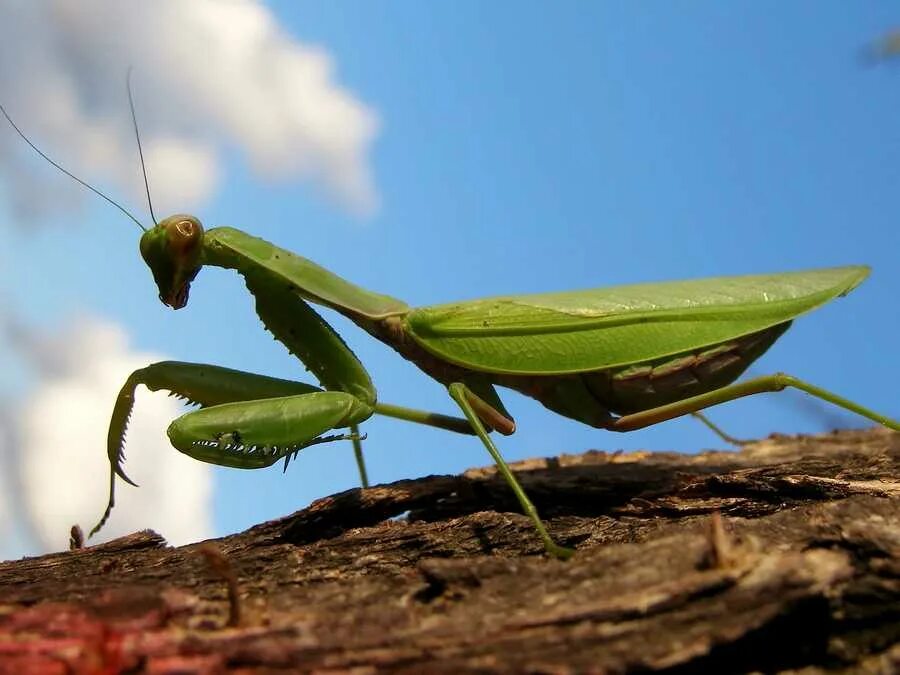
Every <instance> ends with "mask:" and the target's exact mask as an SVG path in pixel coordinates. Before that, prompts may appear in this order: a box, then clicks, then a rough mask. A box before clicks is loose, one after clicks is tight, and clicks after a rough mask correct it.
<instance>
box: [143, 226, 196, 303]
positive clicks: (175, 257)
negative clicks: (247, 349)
mask: <svg viewBox="0 0 900 675" xmlns="http://www.w3.org/2000/svg"><path fill="white" fill-rule="evenodd" d="M202 249H203V226H202V225H201V224H200V221H199V220H197V219H196V218H194V217H193V216H186V215H183V214H177V215H174V216H169V217H168V218H166V219H165V220H163V221H162V222H160V223H159V225H156V226H155V227H153V228H151V229H149V230H147V231H146V232H144V234H143V236H141V257H142V258H143V259H144V261H145V262H146V263H147V265H148V266H149V267H150V271H151V272H153V279H154V280H155V281H156V285H157V287H159V299H160V300H162V302H163V304H165V305H168V306H169V307H171V308H172V309H181V308H182V307H184V306H185V305H186V304H187V301H188V292H189V291H190V289H191V282H192V281H193V280H194V277H196V276H197V272H199V271H200V268H201V267H203V264H202V263H201V262H200V253H201V251H202Z"/></svg>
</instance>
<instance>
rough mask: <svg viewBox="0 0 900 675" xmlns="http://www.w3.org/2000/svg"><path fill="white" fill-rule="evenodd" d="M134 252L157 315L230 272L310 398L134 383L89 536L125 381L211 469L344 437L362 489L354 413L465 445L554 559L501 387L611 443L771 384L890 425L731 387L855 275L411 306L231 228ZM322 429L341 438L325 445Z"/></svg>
mask: <svg viewBox="0 0 900 675" xmlns="http://www.w3.org/2000/svg"><path fill="white" fill-rule="evenodd" d="M0 110H2V108H0ZM3 112H4V115H5V114H6V113H5V111H3ZM132 113H133V107H132ZM7 118H8V116H7ZM10 122H11V123H12V120H10ZM13 127H14V128H16V131H19V130H18V128H17V127H15V125H14V124H13ZM19 133H20V135H21V132H20V131H19ZM23 138H24V135H23ZM25 140H26V141H28V139H27V138H26V139H25ZM28 143H29V144H30V145H32V147H34V145H33V144H31V142H30V141H28ZM35 150H37V148H35ZM38 152H40V151H39V150H38ZM41 155H42V156H44V157H45V158H47V157H46V155H43V153H41ZM47 159H48V160H49V158H47ZM49 161H51V162H52V163H53V164H54V165H55V166H57V167H58V168H60V169H62V167H60V166H59V165H58V164H56V163H55V162H53V161H52V160H49ZM62 170H63V171H65V169H62ZM66 173H68V172H66ZM69 175H70V176H71V174H69ZM91 189H93V188H91ZM102 196H104V197H105V195H102ZM107 199H108V198H107ZM119 208H121V207H119ZM129 215H130V214H129ZM132 218H133V216H132ZM138 224H139V225H140V223H138ZM141 227H142V229H143V226H141ZM140 251H141V255H142V257H143V259H144V261H145V262H146V263H147V265H148V266H149V267H150V270H151V272H152V273H153V277H154V279H155V281H156V285H157V287H158V289H159V297H160V300H162V302H163V303H164V304H166V305H168V306H170V307H172V308H173V309H180V308H182V307H184V306H185V305H186V304H187V301H188V291H189V289H190V284H191V281H192V280H193V279H194V278H195V277H196V276H197V273H198V272H199V271H200V269H201V268H202V267H203V266H204V265H211V266H214V267H223V268H226V269H233V270H235V271H236V272H238V273H239V274H240V275H242V276H243V278H244V280H245V282H246V284H247V289H248V290H249V291H250V293H251V295H252V296H253V297H254V299H255V302H256V311H257V314H258V316H259V318H260V320H261V321H262V323H263V325H264V326H265V327H266V328H267V329H268V330H269V331H270V332H271V333H272V334H273V335H274V336H275V338H276V339H278V340H279V341H280V342H282V343H283V344H284V345H285V346H286V347H287V348H288V349H289V350H290V351H291V353H293V354H294V355H295V356H297V358H299V359H300V360H301V361H302V362H303V363H304V364H305V365H306V367H307V368H308V369H309V370H310V371H311V372H312V373H313V375H315V377H316V378H317V379H318V381H319V385H320V386H314V385H310V384H304V383H300V382H295V381H291V380H282V379H277V378H272V377H266V376H262V375H255V374H251V373H246V372H240V371H235V370H230V369H226V368H221V367H218V366H213V365H201V364H191V363H179V362H173V361H166V362H161V363H155V364H152V365H150V366H147V367H146V368H142V369H140V370H137V371H135V372H134V373H132V374H131V376H130V377H129V378H128V379H127V381H126V382H125V384H124V386H123V387H122V390H121V391H120V393H119V396H118V398H117V399H116V402H115V406H114V408H113V414H112V420H111V423H110V428H109V434H108V446H107V452H108V456H109V461H110V467H111V473H110V494H109V503H108V506H107V509H106V512H105V513H104V515H103V517H102V518H101V520H100V522H99V523H98V524H97V526H96V527H94V529H93V530H92V532H91V534H94V533H96V532H97V530H99V529H100V527H102V526H103V524H104V522H105V521H106V519H107V517H108V516H109V513H110V510H111V509H112V506H113V504H114V487H115V477H116V476H117V475H118V476H119V477H120V478H121V479H123V480H125V481H126V482H128V483H131V484H132V485H133V484H134V483H133V482H132V481H131V480H130V479H129V478H128V477H127V476H126V474H125V472H124V470H123V466H122V465H123V461H124V457H123V452H122V451H123V442H124V437H125V431H126V426H127V421H128V417H129V415H130V412H131V409H132V405H133V401H134V392H135V389H136V387H137V386H138V385H139V384H143V385H144V386H146V387H148V388H149V389H151V390H168V391H169V392H172V393H174V394H175V395H177V396H179V397H181V398H183V399H185V400H187V401H189V402H191V403H194V404H197V405H199V406H200V409H199V410H196V411H192V412H188V413H187V414H185V415H183V416H181V417H179V418H178V419H176V420H175V421H174V422H172V424H171V425H170V426H169V429H168V435H169V438H170V440H171V442H172V445H173V446H174V447H175V448H176V449H178V450H179V451H181V452H183V453H185V454H187V455H189V456H191V457H194V458H195V459H199V460H201V461H204V462H210V463H213V464H218V465H221V466H231V467H237V468H244V469H252V468H262V467H266V466H270V465H272V464H274V463H275V462H277V461H279V460H284V462H285V468H287V464H288V462H289V461H290V459H291V458H292V457H294V456H296V454H297V453H298V452H299V451H300V450H301V449H303V448H305V447H308V446H310V445H314V444H318V443H325V442H330V441H335V440H346V439H349V440H352V442H353V445H354V449H355V452H356V456H357V461H358V463H359V468H360V475H361V478H362V482H363V485H364V486H365V485H366V484H367V480H366V475H365V467H364V464H363V461H362V451H361V444H360V440H361V437H360V435H359V432H358V426H359V425H360V424H362V423H363V422H365V421H366V420H367V419H368V418H369V417H371V416H372V415H375V414H382V415H387V416H391V417H395V418H400V419H405V420H408V421H412V422H417V423H420V424H426V425H431V426H435V427H440V428H443V429H448V430H450V431H455V432H459V433H465V434H473V435H476V436H478V438H479V439H480V440H481V442H482V443H483V444H484V446H485V448H486V449H487V450H488V452H489V453H490V455H491V457H492V458H493V460H494V462H495V463H496V465H497V467H498V469H499V471H500V473H501V474H502V476H503V477H504V478H505V480H506V481H507V483H508V484H509V486H510V488H511V489H512V490H513V492H514V493H515V495H516V497H517V499H518V501H519V504H520V505H521V507H522V509H523V511H524V512H525V513H526V514H527V515H528V516H529V517H530V519H531V521H532V522H533V524H534V527H535V528H536V529H537V531H538V534H539V535H540V538H541V540H542V541H543V544H544V546H545V548H546V550H547V551H548V552H549V553H551V554H552V555H555V556H558V557H567V556H568V555H570V554H571V550H570V549H567V548H564V547H562V546H559V545H558V544H556V543H555V542H554V541H553V539H552V538H551V537H550V535H549V533H548V532H547V530H546V528H545V526H544V523H543V522H542V520H541V519H540V517H539V516H538V514H537V511H536V509H535V508H534V506H533V505H532V503H531V501H530V500H529V499H528V497H527V495H526V494H525V492H524V491H523V489H522V487H521V486H520V485H519V482H518V481H517V480H516V477H515V476H514V475H513V473H512V472H511V471H510V469H509V467H508V466H507V464H506V462H505V461H504V460H503V457H502V456H501V455H500V452H499V450H498V449H497V447H496V446H495V445H494V442H493V440H492V438H491V437H490V432H491V431H496V432H498V433H500V434H503V435H510V434H512V433H513V432H514V431H515V423H514V422H513V419H512V417H511V415H510V414H509V413H508V412H507V411H506V409H505V408H504V406H503V403H502V402H501V400H500V398H499V396H498V394H497V391H496V389H495V386H501V387H507V388H510V389H514V390H517V391H519V392H521V393H523V394H525V395H526V396H530V397H532V398H534V399H536V400H538V401H539V402H540V403H542V404H543V405H544V406H546V407H547V408H549V409H550V410H552V411H554V412H556V413H559V414H560V415H564V416H566V417H569V418H571V419H574V420H577V421H579V422H582V423H584V424H588V425H590V426H593V427H596V428H600V429H608V430H611V431H631V430H634V429H640V428H642V427H646V426H649V425H652V424H656V423H658V422H662V421H664V420H668V419H672V418H675V417H679V416H682V415H686V414H699V413H700V411H701V410H703V409H705V408H707V407H709V406H712V405H715V404H718V403H724V402H726V401H731V400H734V399H737V398H741V397H743V396H749V395H752V394H758V393H762V392H769V391H780V390H782V389H784V388H785V387H795V388H797V389H800V390H803V391H805V392H807V393H809V394H811V395H813V396H816V397H818V398H820V399H823V400H825V401H828V402H830V403H833V404H835V405H837V406H840V407H843V408H845V409H847V410H849V411H852V412H855V413H858V414H860V415H862V416H864V417H867V418H869V419H870V420H873V421H875V422H877V423H879V424H882V425H885V426H887V427H889V428H891V429H894V430H900V424H898V423H897V421H895V420H892V419H889V418H887V417H886V416H883V415H879V414H878V413H875V412H874V411H872V410H869V409H867V408H864V407H862V406H860V405H858V404H856V403H853V402H852V401H849V400H847V399H844V398H841V397H839V396H837V395H835V394H832V393H830V392H828V391H825V390H823V389H820V388H818V387H816V386H813V385H811V384H808V383H806V382H804V381H802V380H799V379H797V378H795V377H792V376H790V375H785V374H776V375H769V376H763V377H755V378H753V379H750V380H747V381H744V382H740V383H735V381H736V380H737V378H738V377H739V376H740V375H741V374H742V373H743V372H744V370H745V369H746V368H747V367H748V366H749V365H750V364H751V363H752V362H754V361H755V360H756V359H757V358H759V357H760V356H761V355H762V354H763V353H764V352H765V351H766V350H767V349H768V348H769V347H770V346H771V345H772V344H773V343H774V342H775V340H777V339H778V337H780V336H781V334H782V333H784V331H785V330H787V328H788V327H789V326H790V324H791V322H792V321H793V319H795V318H796V317H798V316H799V315H801V314H804V313H806V312H808V311H811V310H813V309H815V308H817V307H819V306H821V305H823V304H825V303H826V302H829V301H830V300H832V299H834V298H836V297H838V296H841V295H844V294H846V293H848V292H849V291H851V290H853V289H854V288H855V287H856V286H857V285H859V284H860V283H861V282H862V281H863V279H865V277H866V276H867V275H868V268H867V267H864V266H851V267H839V268H830V269H818V270H810V271H805V272H790V273H783V274H770V275H759V276H742V277H723V278H715V279H701V280H694V281H680V282H670V283H655V284H641V285H633V286H620V287H612V288H604V289H595V290H586V291H577V292H570V293H549V294H540V295H523V296H509V297H497V298H489V299H485V300H473V301H468V302H460V303H454V304H447V305H439V306H432V307H423V308H417V309H414V308H411V307H409V306H407V305H406V304H405V303H404V302H402V301H400V300H397V299H395V298H392V297H389V296H387V295H380V294H377V293H373V292H370V291H367V290H365V289H362V288H360V287H358V286H355V285H354V284H352V283H350V282H348V281H346V280H344V279H342V278H341V277H339V276H337V275H335V274H333V273H332V272H329V271H328V270H326V269H324V268H322V267H320V266H318V265H316V264H315V263H313V262H311V261H310V260H307V259H305V258H302V257H300V256H298V255H296V254H294V253H291V252H289V251H286V250H284V249H281V248H278V247H277V246H274V245H273V244H270V243H268V242H266V241H264V240H262V239H259V238H257V237H254V236H251V235H249V234H247V233H245V232H242V231H240V230H236V229H232V228H228V227H219V228H215V229H211V230H209V231H204V229H203V227H202V226H201V224H200V221H199V220H197V219H196V218H194V217H193V216H189V215H174V216H170V217H168V218H166V219H164V220H162V221H161V222H159V223H158V224H156V225H155V226H154V227H153V228H151V229H149V230H145V231H144V233H143V235H142V237H141V241H140ZM309 303H314V304H318V305H322V306H325V307H329V308H331V309H333V310H336V311H337V312H339V313H341V314H343V315H344V316H345V317H347V318H348V319H350V321H352V322H353V323H355V324H356V325H357V326H359V327H360V328H362V329H363V330H364V331H366V332H367V333H369V334H370V335H372V336H373V337H375V338H377V339H378V340H381V341H382V342H384V343H386V344H388V345H390V346H391V347H393V348H394V349H395V350H396V351H397V352H398V353H399V354H400V355H401V356H402V357H403V358H405V359H407V360H409V361H412V362H413V363H415V364H416V365H417V366H418V367H419V368H420V369H421V370H422V371H423V372H425V373H426V374H427V375H429V376H430V377H432V378H433V379H435V380H437V381H438V382H440V383H441V384H443V385H444V386H446V387H447V391H448V393H449V395H450V397H451V399H452V400H453V401H454V402H455V403H456V405H457V406H458V407H459V409H460V410H461V411H462V413H463V415H464V419H462V418H456V417H450V416H447V415H441V414H437V413H430V412H425V411H420V410H415V409H411V408H404V407H400V406H395V405H389V404H385V403H382V402H380V401H378V398H377V395H376V391H375V387H374V385H373V383H372V381H371V379H370V377H369V375H368V373H367V372H366V370H365V368H364V367H363V365H362V363H360V361H359V360H358V359H357V357H356V356H355V355H354V354H353V352H352V351H351V350H350V349H349V348H348V347H347V345H346V344H345V343H344V341H343V340H342V339H341V337H340V336H339V335H338V334H337V333H336V332H335V331H334V330H333V329H332V328H331V326H330V325H329V324H328V323H326V322H325V321H324V319H322V317H321V316H320V315H319V314H318V313H316V311H315V310H314V309H313V308H312V307H311V306H310V304H309ZM713 428H714V427H713ZM337 429H349V433H347V434H335V435H329V434H331V432H333V431H334V430H337Z"/></svg>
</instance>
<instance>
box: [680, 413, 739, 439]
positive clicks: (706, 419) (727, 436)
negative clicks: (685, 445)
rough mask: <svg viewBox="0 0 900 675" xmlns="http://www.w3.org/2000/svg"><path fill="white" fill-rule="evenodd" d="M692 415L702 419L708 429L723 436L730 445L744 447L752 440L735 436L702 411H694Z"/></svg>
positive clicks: (699, 419)
mask: <svg viewBox="0 0 900 675" xmlns="http://www.w3.org/2000/svg"><path fill="white" fill-rule="evenodd" d="M691 417H693V418H694V419H696V420H698V421H700V422H701V423H702V424H703V425H704V426H705V427H706V428H707V429H709V430H710V431H712V432H713V433H714V434H715V435H716V436H718V437H719V438H721V439H722V440H723V441H725V442H726V443H729V444H730V445H736V446H737V447H742V446H744V445H747V443H749V442H750V441H745V440H741V439H740V438H735V437H734V436H732V435H731V434H729V433H728V432H727V431H725V430H724V429H722V427H720V426H719V425H718V424H716V423H715V422H713V421H712V420H711V419H709V417H707V416H706V415H704V414H703V413H702V412H699V411H695V412H692V413H691Z"/></svg>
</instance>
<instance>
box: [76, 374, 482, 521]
mask: <svg viewBox="0 0 900 675" xmlns="http://www.w3.org/2000/svg"><path fill="white" fill-rule="evenodd" d="M141 384H142V385H144V386H146V387H147V388H148V389H150V390H151V391H160V390H163V391H168V392H170V393H171V394H173V395H175V396H177V397H178V398H180V399H182V400H185V401H187V402H188V403H191V404H196V405H200V406H201V407H202V409H201V410H198V411H194V412H190V413H187V414H186V415H183V416H182V417H179V418H178V419H176V420H175V421H174V422H173V423H172V425H171V426H170V427H169V438H170V440H171V441H172V444H173V445H174V446H175V447H176V448H177V449H178V450H180V451H181V452H183V453H185V454H187V455H189V456H191V457H193V458H195V459H199V460H202V461H205V462H211V463H213V464H218V465H221V466H230V467H234V468H244V469H255V468H261V467H265V466H269V465H271V464H274V463H275V462H277V461H278V460H280V459H282V458H283V459H284V460H285V469H287V464H288V462H289V461H290V459H291V458H292V457H294V456H296V453H297V452H298V451H299V450H300V449H302V448H304V447H308V446H310V445H314V444H317V443H322V442H328V441H335V440H346V439H350V440H352V441H353V447H354V452H355V454H356V460H357V465H358V467H359V471H360V478H361V480H362V483H363V487H366V486H367V485H366V484H367V477H366V468H365V464H364V463H363V459H362V445H361V443H360V439H361V437H360V435H359V431H358V424H359V423H360V422H362V421H364V420H366V419H368V418H369V417H370V416H371V415H372V414H376V413H377V414H381V415H385V416H388V417H396V418H400V419H404V420H407V421H411V422H417V423H419V424H425V425H428V426H432V427H437V428H441V429H446V430H448V431H455V432H457V433H464V434H472V433H474V432H473V431H472V428H471V427H470V426H469V423H468V422H467V421H466V420H464V419H460V418H457V417H450V416H448V415H441V414H438V413H431V412H426V411H422V410H416V409H413V408H404V407H401V406H396V405H389V404H380V403H376V404H375V405H374V406H370V405H369V404H368V403H366V402H364V401H360V400H359V399H358V398H356V397H355V396H353V395H352V394H349V393H347V392H343V391H325V390H323V389H321V388H319V387H316V386H313V385H310V384H305V383H303V382H295V381H292V380H283V379H280V378H275V377H268V376H265V375H256V374H253V373H247V372H243V371H240V370H233V369H231V368H223V367H221V366H212V365H207V364H198V363H184V362H178V361H162V362H159V363H154V364H152V365H150V366H147V367H146V368H140V369H138V370H136V371H134V372H133V373H132V374H131V375H130V376H129V377H128V379H127V380H126V381H125V384H124V385H123V386H122V389H121V390H120V392H119V395H118V397H117V398H116V403H115V405H114V407H113V414H112V419H111V420H110V426H109V433H108V436H107V454H108V456H109V463H110V486H109V501H108V504H107V508H106V511H105V512H104V514H103V517H102V518H101V520H100V522H99V523H98V524H97V526H96V527H94V529H93V530H91V534H92V535H93V534H94V533H95V532H97V531H98V530H99V529H100V528H101V527H102V526H103V524H104V523H105V522H106V520H107V518H108V517H109V513H110V511H111V510H112V507H113V505H114V504H115V477H116V475H118V476H119V477H120V478H121V479H122V480H124V481H126V482H127V483H130V484H131V485H135V483H134V481H132V480H131V479H130V478H129V477H128V476H127V475H126V474H125V471H124V469H123V467H122V464H123V462H124V460H125V455H124V452H123V444H124V440H125V432H126V428H127V426H128V419H129V417H130V416H131V411H132V408H133V407H134V395H135V390H136V389H137V387H138V385H141ZM348 426H349V427H350V433H349V434H346V435H337V436H325V437H323V436H321V434H323V433H326V432H328V431H330V430H332V429H337V428H343V427H348Z"/></svg>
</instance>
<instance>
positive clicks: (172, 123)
mask: <svg viewBox="0 0 900 675" xmlns="http://www.w3.org/2000/svg"><path fill="white" fill-rule="evenodd" d="M129 65H130V66H133V67H134V73H135V78H134V85H135V89H136V92H135V96H136V99H137V105H138V115H139V120H140V124H141V135H142V139H143V140H144V142H145V149H146V153H145V154H146V155H147V160H148V170H149V172H150V174H151V181H152V189H153V193H154V200H155V202H157V203H158V205H159V209H158V210H159V211H160V212H161V213H163V212H172V211H186V210H191V209H192V208H194V207H196V206H198V205H199V203H200V202H202V201H203V200H205V199H207V198H208V197H209V196H210V194H211V192H212V191H213V190H214V188H215V187H216V185H217V184H218V182H219V181H218V179H219V173H218V171H217V167H218V166H219V164H220V163H221V161H222V156H223V151H225V150H229V149H237V150H238V151H239V152H240V153H242V154H243V156H244V157H245V158H246V159H247V160H248V161H249V163H250V165H251V166H252V167H253V168H254V170H255V171H257V172H259V173H261V174H263V175H264V176H266V177H269V178H275V179H293V178H297V177H299V178H305V179H308V180H310V181H312V182H313V183H314V184H316V185H318V186H320V187H321V188H322V189H324V191H325V192H326V193H327V194H328V195H330V196H331V197H332V198H334V199H336V200H337V201H339V202H340V203H341V204H343V205H344V206H345V207H347V208H349V209H351V210H353V211H355V212H359V213H362V214H365V213H369V212H371V211H372V210H373V209H375V208H376V207H377V202H378V198H377V194H376V191H375V187H374V184H373V180H372V176H371V171H370V167H369V163H368V152H369V147H370V145H371V143H372V141H373V139H374V137H375V135H376V133H377V131H378V119H377V116H376V115H375V113H374V112H373V111H372V110H371V109H370V108H368V107H366V106H365V105H364V104H363V103H361V102H360V101H359V100H358V99H357V98H356V97H355V96H354V95H353V94H352V93H351V92H350V91H348V90H347V89H346V88H344V87H342V86H341V85H339V84H338V83H337V82H336V78H335V72H334V71H335V68H334V64H333V61H332V59H331V57H330V56H329V54H328V53H327V52H325V51H324V50H322V49H321V48H317V47H312V46H308V45H304V44H302V43H300V42H299V41H297V40H296V39H294V38H293V37H291V36H290V35H289V34H287V33H286V32H285V31H284V30H283V29H282V28H281V27H280V26H279V25H278V23H277V21H276V19H275V17H274V16H273V15H272V13H271V12H270V11H269V10H268V9H267V8H266V7H264V6H263V5H262V4H261V3H260V2H258V1H256V0H190V2H185V1H184V0H154V2H140V1H137V0H131V1H122V0H79V1H78V2H71V0H9V1H7V2H3V3H2V4H0V100H2V102H3V104H4V105H5V106H6V107H7V108H8V109H9V112H10V114H12V116H13V117H14V119H17V120H18V121H19V122H20V126H23V127H24V130H26V132H27V133H29V135H31V136H33V138H34V140H35V141H37V142H38V145H39V146H42V147H43V149H45V151H48V152H49V153H50V154H51V155H52V156H54V157H56V158H57V159H58V160H59V161H61V162H62V163H63V164H64V165H66V166H67V167H68V168H70V169H71V170H72V171H74V172H75V173H76V174H78V175H81V176H83V177H89V178H91V179H93V180H95V181H96V182H98V183H100V184H101V185H103V186H109V185H115V186H116V187H118V188H119V190H124V191H125V192H126V194H127V195H128V196H129V202H130V203H132V204H135V205H141V204H142V203H143V202H142V199H143V188H142V184H141V182H140V168H139V164H138V158H137V152H136V148H135V144H134V139H133V134H132V130H131V121H130V117H129V113H128V110H127V99H126V95H125V90H124V76H125V71H126V69H127V67H128V66H129ZM26 151H27V148H25V147H24V144H23V143H22V142H21V140H20V139H18V138H17V137H15V136H14V135H13V134H12V133H11V130H10V133H5V132H4V133H2V134H0V171H2V172H3V173H4V174H6V176H5V177H6V179H7V182H8V184H9V186H10V188H9V195H8V196H9V198H10V199H13V200H16V201H15V203H14V206H16V207H18V208H19V210H20V211H21V212H22V213H25V214H26V215H34V214H35V212H39V211H40V209H42V208H46V205H45V202H46V201H48V200H46V199H45V198H44V199H40V197H42V196H43V197H45V196H46V194H47V192H48V190H52V191H53V192H54V193H55V192H58V191H59V190H60V189H61V188H60V185H61V184H62V182H63V180H64V179H62V178H60V177H56V176H52V174H51V173H50V171H42V172H40V174H37V173H36V172H35V170H34V169H33V167H30V165H29V164H27V163H26V164H24V165H23V162H22V161H21V160H22V157H23V156H25V154H26ZM38 175H39V176H41V178H38V177H37V176H38ZM44 176H46V177H44ZM50 180H53V181H54V182H53V183H49V181H50ZM54 199H56V195H54ZM135 210H140V211H142V212H143V208H142V207H140V208H139V209H135Z"/></svg>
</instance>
